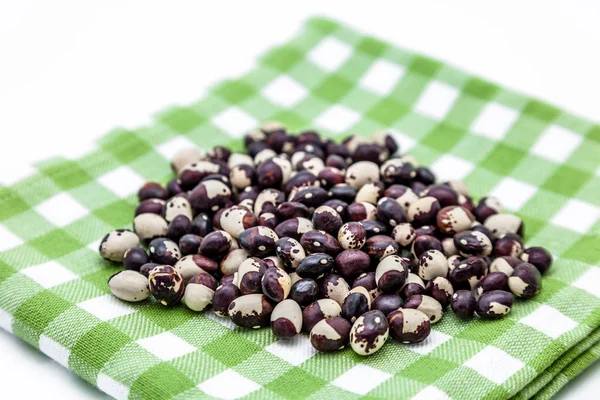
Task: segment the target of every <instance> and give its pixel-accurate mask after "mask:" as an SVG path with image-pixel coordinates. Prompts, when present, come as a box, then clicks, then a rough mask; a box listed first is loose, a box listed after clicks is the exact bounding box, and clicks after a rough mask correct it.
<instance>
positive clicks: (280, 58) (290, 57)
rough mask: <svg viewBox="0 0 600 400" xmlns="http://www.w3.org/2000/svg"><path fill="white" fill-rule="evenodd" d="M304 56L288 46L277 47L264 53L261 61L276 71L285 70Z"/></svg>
mask: <svg viewBox="0 0 600 400" xmlns="http://www.w3.org/2000/svg"><path fill="white" fill-rule="evenodd" d="M302 58H304V54H303V53H302V52H301V51H299V50H297V49H295V48H293V47H289V46H284V47H279V48H276V49H273V50H271V51H269V52H268V53H267V54H265V55H264V56H263V57H262V59H261V62H262V63H264V64H265V65H267V66H269V67H271V68H274V69H276V70H278V71H281V72H285V71H289V70H290V69H291V68H293V67H294V66H295V65H296V64H297V63H298V61H300V60H301V59H302Z"/></svg>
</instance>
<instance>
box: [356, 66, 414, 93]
mask: <svg viewBox="0 0 600 400" xmlns="http://www.w3.org/2000/svg"><path fill="white" fill-rule="evenodd" d="M404 72H405V71H404V68H403V67H402V66H401V65H398V64H394V63H392V62H389V61H387V60H384V59H380V60H377V61H375V62H374V63H373V65H371V67H370V68H369V69H368V70H367V72H365V74H364V75H363V76H362V78H361V79H360V83H359V85H360V87H361V88H363V89H366V90H369V91H371V92H374V93H377V94H378V95H381V96H387V95H388V94H390V93H391V92H392V90H393V89H394V87H396V85H397V84H398V81H399V80H400V79H401V78H402V76H403V75H404Z"/></svg>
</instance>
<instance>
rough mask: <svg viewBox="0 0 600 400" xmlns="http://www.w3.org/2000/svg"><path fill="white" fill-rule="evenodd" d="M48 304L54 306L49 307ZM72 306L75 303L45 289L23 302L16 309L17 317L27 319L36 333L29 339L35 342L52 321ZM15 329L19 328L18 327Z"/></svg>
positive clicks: (20, 319)
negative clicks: (33, 316) (32, 316)
mask: <svg viewBox="0 0 600 400" xmlns="http://www.w3.org/2000/svg"><path fill="white" fill-rule="evenodd" d="M48 305H52V306H51V307H48ZM71 307H73V303H70V302H68V301H66V300H63V299H62V298H61V297H59V296H57V295H55V294H53V293H50V292H48V291H43V292H39V293H38V294H36V295H35V296H33V297H31V298H30V299H28V300H27V301H25V302H24V303H23V304H21V306H20V307H19V308H18V309H17V310H16V311H15V319H16V320H17V321H22V322H23V321H27V325H26V326H27V328H29V329H31V331H29V332H32V333H34V334H35V337H30V338H28V339H29V341H30V342H33V343H35V342H37V339H38V338H39V335H41V334H42V332H44V329H46V327H47V326H48V324H49V323H50V321H52V320H53V319H54V318H56V317H58V316H59V315H60V314H61V313H63V312H64V311H66V310H68V309H69V308H71ZM42 310H43V311H42ZM31 315H35V318H31ZM14 329H15V331H17V330H18V328H17V327H15V328H14Z"/></svg>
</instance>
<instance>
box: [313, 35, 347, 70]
mask: <svg viewBox="0 0 600 400" xmlns="http://www.w3.org/2000/svg"><path fill="white" fill-rule="evenodd" d="M350 55H352V47H351V46H350V45H348V44H346V43H344V42H342V41H340V40H338V39H336V38H334V37H332V36H328V37H326V38H325V39H323V40H321V41H320V42H319V44H317V45H316V46H315V47H314V48H313V49H312V50H311V51H310V52H309V53H308V59H309V60H310V61H311V62H312V63H313V64H315V65H317V66H318V67H320V68H321V69H322V70H324V71H327V72H332V71H335V70H337V69H338V68H339V67H341V66H342V64H344V63H345V62H346V60H347V59H348V58H349V57H350Z"/></svg>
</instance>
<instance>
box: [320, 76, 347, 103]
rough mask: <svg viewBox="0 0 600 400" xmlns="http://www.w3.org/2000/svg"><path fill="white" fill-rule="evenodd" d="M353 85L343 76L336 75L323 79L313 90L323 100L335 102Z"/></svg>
mask: <svg viewBox="0 0 600 400" xmlns="http://www.w3.org/2000/svg"><path fill="white" fill-rule="evenodd" d="M353 86H354V85H353V84H352V83H351V82H349V81H347V80H346V79H344V78H341V77H339V76H337V75H332V76H331V77H329V78H327V79H326V80H324V81H323V82H322V83H321V85H319V86H318V87H316V88H315V89H314V90H313V93H314V94H315V95H316V96H319V97H321V98H322V99H324V100H327V101H330V102H332V103H337V102H339V101H340V99H341V98H342V97H344V96H345V95H346V94H347V93H348V92H349V91H350V89H352V87H353Z"/></svg>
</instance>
